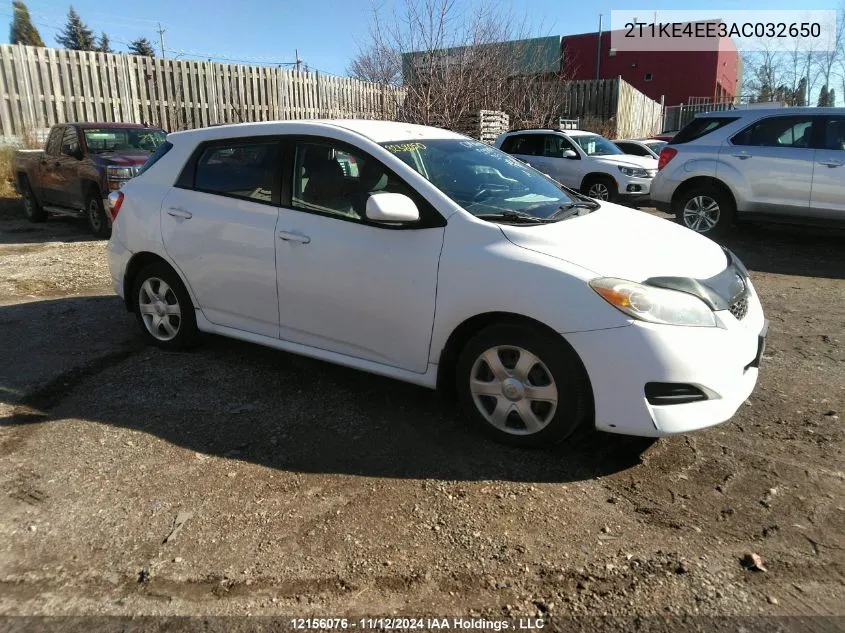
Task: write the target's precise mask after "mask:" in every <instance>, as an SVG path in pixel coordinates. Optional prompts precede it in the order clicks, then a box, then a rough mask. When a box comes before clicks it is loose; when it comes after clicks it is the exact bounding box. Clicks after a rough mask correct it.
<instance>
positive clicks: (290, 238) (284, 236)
mask: <svg viewBox="0 0 845 633" xmlns="http://www.w3.org/2000/svg"><path fill="white" fill-rule="evenodd" d="M279 239H280V240H284V241H285V242H299V243H300V244H308V243H310V242H311V238H310V237H308V236H307V235H301V234H299V233H290V232H288V231H279Z"/></svg>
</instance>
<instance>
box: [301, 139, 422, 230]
mask: <svg viewBox="0 0 845 633" xmlns="http://www.w3.org/2000/svg"><path fill="white" fill-rule="evenodd" d="M375 193H402V194H405V195H407V196H409V197H411V198H415V197H416V194H415V193H414V192H413V191H411V190H410V189H409V187H408V186H407V185H406V184H405V183H404V182H402V181H401V180H399V179H398V178H397V177H396V176H395V175H394V174H393V173H392V172H391V171H390V170H389V169H388V168H387V167H385V166H384V165H383V164H382V163H381V162H379V161H378V160H376V159H375V158H373V157H372V156H369V155H368V154H366V153H364V152H361V151H357V150H353V149H350V148H348V147H346V146H343V145H340V144H335V143H333V142H332V141H329V140H326V141H320V142H302V143H298V144H297V146H296V156H295V159H294V164H293V195H292V198H293V199H292V202H293V206H294V208H297V209H302V210H303V211H313V212H316V213H325V214H329V215H334V216H341V217H343V218H346V219H350V220H364V219H366V209H367V200H368V199H369V197H370V195H372V194H375Z"/></svg>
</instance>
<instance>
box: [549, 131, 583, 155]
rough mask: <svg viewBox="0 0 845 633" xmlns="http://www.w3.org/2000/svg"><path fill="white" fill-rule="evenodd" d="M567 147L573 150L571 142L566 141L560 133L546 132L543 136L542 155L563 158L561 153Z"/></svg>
mask: <svg viewBox="0 0 845 633" xmlns="http://www.w3.org/2000/svg"><path fill="white" fill-rule="evenodd" d="M568 149H569V150H572V151H573V152H574V151H575V148H574V147H573V146H572V143H570V142H569V141H567V140H566V139H565V138H564V137H563V136H561V135H560V134H546V135H544V136H543V156H547V157H549V158H563V153H564V152H565V151H566V150H568ZM576 155H577V152H576Z"/></svg>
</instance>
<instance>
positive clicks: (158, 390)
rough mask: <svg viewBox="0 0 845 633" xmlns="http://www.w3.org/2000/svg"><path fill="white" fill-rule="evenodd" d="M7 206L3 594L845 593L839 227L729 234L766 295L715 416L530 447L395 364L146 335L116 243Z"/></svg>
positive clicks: (720, 598) (277, 610) (101, 600)
mask: <svg viewBox="0 0 845 633" xmlns="http://www.w3.org/2000/svg"><path fill="white" fill-rule="evenodd" d="M20 218H21V216H20V210H19V208H18V204H17V202H16V201H11V200H6V201H3V202H0V268H2V271H3V274H2V275H0V332H2V337H0V358H3V360H4V362H3V363H2V364H0V458H1V459H0V491H2V494H0V614H6V615H22V614H27V615H37V614H45V615H55V614H66V615H67V614H123V615H137V614H149V615H158V614H169V615H177V614H178V615H190V614H206V615H213V614H221V615H223V614H225V615H238V614H264V615H272V614H279V615H293V614H296V615H314V616H326V615H341V614H343V615H349V616H357V615H364V614H369V615H388V614H392V613H403V614H408V615H414V614H416V615H419V614H443V615H446V614H448V615H455V614H462V615H470V614H472V615H483V616H488V617H500V616H516V615H532V616H533V615H541V616H557V615H572V614H575V615H578V614H581V615H586V614H590V615H602V614H614V615H623V616H634V615H641V616H649V615H708V614H709V615H734V616H759V615H840V616H841V615H845V555H843V548H845V486H843V483H844V482H845V457H843V427H842V417H843V414H845V327H844V326H845V281H843V280H844V279H845V248H843V247H844V246H845V237H843V236H842V235H838V234H833V235H831V234H828V233H815V232H801V231H794V230H791V229H790V230H784V229H780V230H774V229H762V228H747V227H743V228H741V229H740V230H739V231H738V233H737V236H736V237H735V238H732V239H731V240H730V244H729V245H730V246H731V247H732V248H733V249H734V250H735V251H736V252H737V254H739V255H740V257H741V258H742V259H743V260H744V261H745V263H746V264H747V265H748V267H749V268H750V269H751V271H752V277H753V280H754V283H755V285H756V287H757V289H758V291H759V293H760V295H761V297H762V300H763V302H764V307H765V309H766V311H767V316H768V318H769V319H770V320H771V330H770V339H769V347H768V351H767V354H766V357H765V359H764V360H765V362H764V365H763V369H762V372H761V376H760V381H759V383H758V387H757V389H756V391H755V392H754V394H753V395H752V397H751V399H750V400H749V401H748V402H747V403H746V404H745V406H743V407H742V408H741V410H740V411H739V413H738V414H737V415H736V417H735V418H734V419H733V420H732V421H730V422H729V423H726V424H723V425H720V426H718V427H716V428H713V429H710V430H707V431H704V432H699V433H695V434H692V435H689V436H687V437H675V438H670V439H664V440H661V441H659V442H656V443H648V442H644V441H641V440H635V439H629V438H622V437H614V436H607V435H600V434H592V435H588V436H586V437H582V438H580V441H579V442H578V443H570V444H567V445H564V446H560V447H556V448H554V449H550V450H545V451H534V452H529V451H520V450H516V449H509V448H504V447H501V446H498V445H495V444H492V443H490V442H488V441H487V440H485V439H483V438H481V437H479V436H477V435H476V434H475V433H474V432H473V431H471V430H469V429H467V428H465V426H464V423H463V422H462V420H461V416H460V415H459V413H458V412H457V411H456V410H455V406H454V405H453V404H452V403H449V402H444V401H441V400H440V399H438V397H437V396H436V395H435V394H434V393H432V392H429V391H426V390H423V389H419V388H416V387H413V386H410V385H406V384H402V383H399V382H395V381H391V380H387V379H384V378H378V377H374V376H369V375H366V374H363V373H359V372H355V371H352V370H347V369H343V368H339V367H335V366H331V365H328V364H325V363H321V362H317V361H312V360H308V359H305V358H300V357H296V356H292V355H288V354H283V353H279V352H275V351H271V350H267V349H263V348H260V347H256V346H251V345H248V344H244V343H238V342H233V341H227V340H223V339H218V338H209V339H208V340H207V341H206V342H205V344H204V345H203V346H201V347H200V348H198V349H197V350H195V351H193V352H190V353H184V354H170V353H164V352H162V351H158V350H155V349H152V348H147V347H146V346H144V345H143V343H142V341H141V340H140V338H139V336H138V332H137V329H136V325H135V323H134V320H133V318H132V316H131V315H128V314H127V313H126V312H125V310H123V308H122V305H121V303H120V301H119V300H118V299H117V298H116V297H114V296H113V295H112V293H111V289H110V286H109V279H108V270H107V266H106V263H105V256H104V252H103V251H104V247H105V243H104V242H101V241H91V240H90V239H89V238H87V237H86V234H85V230H84V228H83V227H82V226H81V225H79V224H78V223H75V222H70V221H64V220H58V219H52V220H50V221H49V222H47V223H46V224H43V225H29V224H26V223H25V222H24V221H22V220H21V219H20ZM749 554H756V555H759V556H760V557H761V558H762V566H763V567H765V569H766V570H767V571H757V570H753V569H748V568H746V567H745V566H743V564H742V563H741V561H742V559H743V557H745V556H746V555H749ZM836 622H839V623H840V624H841V623H842V622H843V620H842V619H839V620H836Z"/></svg>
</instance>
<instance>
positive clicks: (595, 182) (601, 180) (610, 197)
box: [581, 176, 619, 202]
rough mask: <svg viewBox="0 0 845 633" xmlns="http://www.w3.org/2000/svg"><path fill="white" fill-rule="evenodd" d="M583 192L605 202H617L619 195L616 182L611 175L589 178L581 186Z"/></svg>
mask: <svg viewBox="0 0 845 633" xmlns="http://www.w3.org/2000/svg"><path fill="white" fill-rule="evenodd" d="M581 193H583V194H584V195H586V196H590V197H591V198H595V199H596V200H602V201H604V202H616V199H617V198H618V197H619V191H618V190H617V188H616V183H615V182H614V181H613V178H611V177H610V176H593V177H591V178H588V179H587V180H586V181H584V184H583V185H582V186H581Z"/></svg>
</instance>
